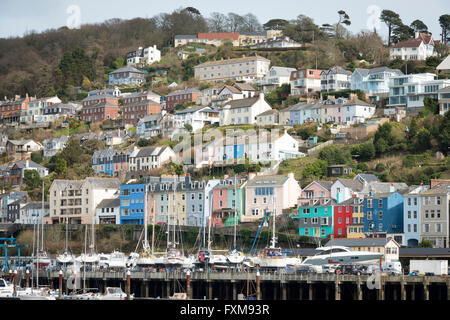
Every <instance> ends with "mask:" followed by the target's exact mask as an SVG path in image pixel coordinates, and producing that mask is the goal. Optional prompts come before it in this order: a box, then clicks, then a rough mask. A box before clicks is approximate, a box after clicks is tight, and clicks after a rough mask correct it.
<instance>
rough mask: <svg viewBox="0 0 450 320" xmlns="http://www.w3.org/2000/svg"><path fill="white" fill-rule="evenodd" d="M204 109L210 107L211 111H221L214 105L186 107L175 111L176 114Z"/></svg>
mask: <svg viewBox="0 0 450 320" xmlns="http://www.w3.org/2000/svg"><path fill="white" fill-rule="evenodd" d="M202 109H209V110H208V111H209V112H219V110H217V109H215V108H213V107H208V106H200V107H191V108H186V109H183V110H180V111H175V114H185V113H192V112H196V111H199V110H202Z"/></svg>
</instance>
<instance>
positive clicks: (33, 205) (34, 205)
mask: <svg viewBox="0 0 450 320" xmlns="http://www.w3.org/2000/svg"><path fill="white" fill-rule="evenodd" d="M49 208H50V205H49V204H48V202H44V210H45V209H49ZM36 209H42V202H28V203H27V204H26V205H25V206H24V207H23V208H21V209H20V210H36Z"/></svg>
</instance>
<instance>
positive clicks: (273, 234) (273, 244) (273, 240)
mask: <svg viewBox="0 0 450 320" xmlns="http://www.w3.org/2000/svg"><path fill="white" fill-rule="evenodd" d="M272 215H273V223H272V224H273V226H272V248H275V219H276V218H275V198H274V195H273V194H272Z"/></svg>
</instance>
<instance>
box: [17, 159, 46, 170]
mask: <svg viewBox="0 0 450 320" xmlns="http://www.w3.org/2000/svg"><path fill="white" fill-rule="evenodd" d="M27 161H28V168H37V169H41V168H43V169H46V168H45V167H43V166H41V165H40V164H38V163H36V162H34V161H32V160H20V161H17V162H13V163H12V164H10V166H13V165H15V164H16V165H17V166H18V167H19V168H20V169H23V168H26V167H27Z"/></svg>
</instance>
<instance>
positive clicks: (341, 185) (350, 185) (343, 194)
mask: <svg viewBox="0 0 450 320" xmlns="http://www.w3.org/2000/svg"><path fill="white" fill-rule="evenodd" d="M363 190H364V183H362V182H361V181H359V180H352V179H341V178H337V179H336V181H334V182H333V184H332V185H331V198H332V199H334V200H336V202H337V203H341V202H344V201H346V200H348V199H350V198H352V197H353V195H354V196H355V197H359V196H360V192H362V191H363Z"/></svg>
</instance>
